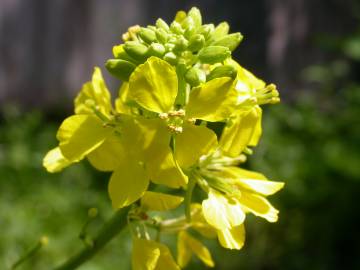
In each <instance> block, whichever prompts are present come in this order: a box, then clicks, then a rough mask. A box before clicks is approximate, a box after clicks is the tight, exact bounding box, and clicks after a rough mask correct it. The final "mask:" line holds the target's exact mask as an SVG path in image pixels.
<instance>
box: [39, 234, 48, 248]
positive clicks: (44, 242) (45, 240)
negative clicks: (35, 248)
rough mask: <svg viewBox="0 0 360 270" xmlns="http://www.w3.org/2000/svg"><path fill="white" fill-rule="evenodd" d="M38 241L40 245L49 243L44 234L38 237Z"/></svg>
mask: <svg viewBox="0 0 360 270" xmlns="http://www.w3.org/2000/svg"><path fill="white" fill-rule="evenodd" d="M39 242H40V244H41V246H47V245H48V244H49V238H48V237H47V236H45V235H44V236H42V237H41V238H40V241H39Z"/></svg>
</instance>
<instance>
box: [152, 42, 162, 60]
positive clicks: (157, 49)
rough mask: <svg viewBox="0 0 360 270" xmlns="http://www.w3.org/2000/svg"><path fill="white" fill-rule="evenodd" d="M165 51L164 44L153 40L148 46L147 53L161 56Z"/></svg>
mask: <svg viewBox="0 0 360 270" xmlns="http://www.w3.org/2000/svg"><path fill="white" fill-rule="evenodd" d="M165 51H166V49H165V47H164V45H162V44H160V43H156V42H153V43H151V45H150V46H149V51H148V55H149V56H157V57H161V56H163V55H164V53H165Z"/></svg>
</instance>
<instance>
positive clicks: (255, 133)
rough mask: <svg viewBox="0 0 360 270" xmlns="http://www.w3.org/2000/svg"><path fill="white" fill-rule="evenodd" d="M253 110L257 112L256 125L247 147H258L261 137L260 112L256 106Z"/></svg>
mask: <svg viewBox="0 0 360 270" xmlns="http://www.w3.org/2000/svg"><path fill="white" fill-rule="evenodd" d="M254 110H256V111H257V116H258V118H257V120H256V125H255V126H254V131H253V134H252V135H251V138H250V141H249V144H248V145H249V146H256V145H258V143H259V141H260V138H261V135H262V126H261V119H262V110H261V108H260V107H259V106H256V107H255V108H254Z"/></svg>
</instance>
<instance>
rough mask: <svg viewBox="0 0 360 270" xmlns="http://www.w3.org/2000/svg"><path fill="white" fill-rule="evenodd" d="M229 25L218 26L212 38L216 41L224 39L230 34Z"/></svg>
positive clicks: (221, 24)
mask: <svg viewBox="0 0 360 270" xmlns="http://www.w3.org/2000/svg"><path fill="white" fill-rule="evenodd" d="M229 28H230V27H229V24H228V23H227V22H222V23H220V24H219V25H218V26H216V28H215V30H214V32H213V34H212V38H213V39H214V40H217V39H219V38H222V37H223V36H225V35H227V34H228V33H229Z"/></svg>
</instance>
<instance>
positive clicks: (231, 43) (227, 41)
mask: <svg viewBox="0 0 360 270" xmlns="http://www.w3.org/2000/svg"><path fill="white" fill-rule="evenodd" d="M242 39H243V36H242V35H241V34H240V33H234V34H230V35H226V36H223V37H222V38H220V39H217V40H216V41H215V42H213V43H211V45H214V46H224V47H228V48H229V50H230V51H233V50H235V49H236V47H237V46H238V45H239V44H240V42H241V40H242Z"/></svg>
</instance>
